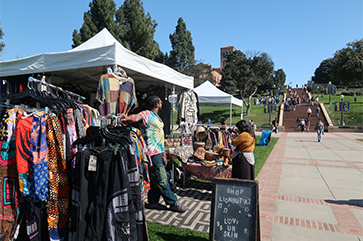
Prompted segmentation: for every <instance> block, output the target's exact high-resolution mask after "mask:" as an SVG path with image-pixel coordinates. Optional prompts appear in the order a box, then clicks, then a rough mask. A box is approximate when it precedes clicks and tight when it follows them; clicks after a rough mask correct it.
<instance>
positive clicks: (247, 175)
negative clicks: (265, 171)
mask: <svg viewBox="0 0 363 241" xmlns="http://www.w3.org/2000/svg"><path fill="white" fill-rule="evenodd" d="M236 127H237V129H238V134H239V135H238V136H237V137H236V138H234V139H233V140H232V145H233V146H234V147H236V148H235V150H234V152H233V159H232V162H233V164H232V178H238V179H248V180H255V156H254V154H253V150H254V149H255V145H256V138H255V135H254V133H253V130H252V128H251V125H250V124H249V123H247V122H246V121H245V120H240V121H239V122H237V124H236Z"/></svg>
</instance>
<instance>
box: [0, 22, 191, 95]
mask: <svg viewBox="0 0 363 241" xmlns="http://www.w3.org/2000/svg"><path fill="white" fill-rule="evenodd" d="M114 65H118V66H121V67H122V68H123V69H124V70H125V71H126V73H127V75H128V76H130V77H131V78H133V79H134V80H135V84H136V86H138V87H141V88H146V87H148V86H150V85H155V86H156V85H165V84H166V83H169V84H171V85H176V86H179V87H183V88H188V89H192V88H193V86H194V78H193V77H191V76H186V75H183V74H181V73H179V72H177V71H175V70H173V69H172V68H170V67H168V66H166V65H163V64H160V63H157V62H154V61H152V60H150V59H147V58H145V57H142V56H139V55H137V54H135V53H133V52H132V51H130V50H128V49H126V48H125V47H123V46H122V45H121V44H120V43H119V42H118V41H117V40H116V39H115V38H114V37H113V36H112V35H111V34H110V32H109V31H108V30H107V29H103V30H102V31H100V32H99V33H98V34H97V35H95V36H94V37H92V38H91V39H89V40H88V41H86V42H85V43H83V44H81V45H80V46H78V47H76V48H74V49H72V50H69V51H66V52H58V53H44V54H38V55H34V56H31V57H26V58H21V59H17V60H10V61H2V62H0V77H8V76H16V75H25V74H36V73H44V74H50V75H51V81H52V83H55V84H57V83H62V82H63V83H64V82H65V81H66V82H69V83H76V84H78V85H80V86H82V88H88V89H92V90H95V89H97V84H98V80H99V78H100V76H101V75H103V74H105V73H106V70H107V67H112V66H114Z"/></svg>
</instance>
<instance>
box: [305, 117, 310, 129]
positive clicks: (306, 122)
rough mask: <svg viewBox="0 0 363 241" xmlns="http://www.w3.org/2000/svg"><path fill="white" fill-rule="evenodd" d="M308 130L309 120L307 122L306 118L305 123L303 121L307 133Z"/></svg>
mask: <svg viewBox="0 0 363 241" xmlns="http://www.w3.org/2000/svg"><path fill="white" fill-rule="evenodd" d="M309 128H310V120H309V118H306V121H305V130H307V131H309Z"/></svg>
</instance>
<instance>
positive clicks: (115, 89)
mask: <svg viewBox="0 0 363 241" xmlns="http://www.w3.org/2000/svg"><path fill="white" fill-rule="evenodd" d="M122 79H123V78H122V77H120V76H117V75H115V74H105V75H102V76H101V78H100V81H99V83H98V88H97V92H96V99H97V100H98V101H99V102H101V105H100V111H101V115H102V116H109V115H116V114H117V113H118V102H119V91H120V83H121V81H122Z"/></svg>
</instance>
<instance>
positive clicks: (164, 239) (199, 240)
mask: <svg viewBox="0 0 363 241" xmlns="http://www.w3.org/2000/svg"><path fill="white" fill-rule="evenodd" d="M278 139H279V138H277V137H272V138H271V141H270V143H269V144H268V145H266V146H260V145H259V144H258V143H260V136H256V143H257V145H256V147H255V150H254V154H255V176H256V177H257V175H258V173H259V172H260V170H261V168H262V166H263V164H264V163H265V161H266V160H267V158H268V156H269V155H270V153H271V151H272V149H273V148H274V146H275V144H276V143H277V141H278ZM147 229H148V234H149V240H150V241H170V240H173V241H178V240H180V241H184V240H188V241H207V240H209V234H208V233H203V232H196V231H191V230H189V229H182V228H179V227H175V226H169V225H162V224H158V223H151V222H147Z"/></svg>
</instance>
